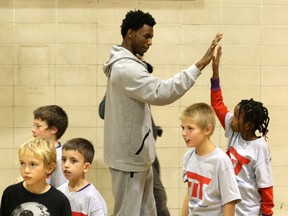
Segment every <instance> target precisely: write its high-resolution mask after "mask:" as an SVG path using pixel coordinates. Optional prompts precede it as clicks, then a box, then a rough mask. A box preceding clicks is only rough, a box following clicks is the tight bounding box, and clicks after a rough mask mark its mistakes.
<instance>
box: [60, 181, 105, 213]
mask: <svg viewBox="0 0 288 216" xmlns="http://www.w3.org/2000/svg"><path fill="white" fill-rule="evenodd" d="M58 190H60V191H61V192H62V193H64V194H65V195H66V196H67V198H68V199H69V202H70V205H71V209H72V213H74V214H75V213H77V215H78V214H79V215H81V216H107V206H106V202H105V200H104V199H103V197H102V196H101V194H100V193H99V191H98V190H97V189H96V188H95V187H94V186H93V184H92V183H90V184H88V185H87V186H85V187H84V188H82V189H81V190H79V191H77V192H70V191H69V189H68V182H67V183H65V184H63V185H61V186H60V187H58ZM72 215H73V214H72Z"/></svg>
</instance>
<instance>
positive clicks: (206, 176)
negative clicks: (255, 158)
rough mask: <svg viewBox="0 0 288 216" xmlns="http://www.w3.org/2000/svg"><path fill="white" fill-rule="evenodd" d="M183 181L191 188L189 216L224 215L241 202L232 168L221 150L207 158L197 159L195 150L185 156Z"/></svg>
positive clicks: (216, 150)
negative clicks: (226, 207)
mask: <svg viewBox="0 0 288 216" xmlns="http://www.w3.org/2000/svg"><path fill="white" fill-rule="evenodd" d="M183 159H184V166H183V181H184V182H188V186H189V194H190V201H189V216H192V215H199V216H200V215H203V216H204V215H205V216H206V215H213V216H218V215H219V216H220V215H223V205H224V204H226V203H228V202H231V201H234V200H235V201H237V202H238V201H240V200H241V195H240V192H239V189H238V186H237V182H236V177H235V174H234V171H233V166H232V163H231V160H230V159H229V157H228V156H227V155H226V154H225V153H224V152H223V151H222V150H221V149H220V148H218V147H216V149H215V150H214V151H213V152H212V153H210V154H208V155H206V156H202V157H200V156H198V155H196V153H195V151H194V149H192V150H189V151H188V152H186V153H185V155H184V157H183Z"/></svg>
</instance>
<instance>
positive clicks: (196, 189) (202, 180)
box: [187, 172, 211, 199]
mask: <svg viewBox="0 0 288 216" xmlns="http://www.w3.org/2000/svg"><path fill="white" fill-rule="evenodd" d="M187 177H188V179H189V181H188V186H189V188H192V192H191V197H195V198H198V199H202V196H203V186H204V185H209V183H210V182H211V179H210V178H207V177H205V176H201V175H198V174H197V173H193V172H187ZM191 186H192V187H191Z"/></svg>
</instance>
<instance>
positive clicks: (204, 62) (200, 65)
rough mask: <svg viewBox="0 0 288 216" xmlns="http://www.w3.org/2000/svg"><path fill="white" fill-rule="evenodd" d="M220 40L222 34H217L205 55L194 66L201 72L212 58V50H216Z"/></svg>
mask: <svg viewBox="0 0 288 216" xmlns="http://www.w3.org/2000/svg"><path fill="white" fill-rule="evenodd" d="M221 39H222V34H219V33H218V34H217V35H216V36H215V38H214V40H213V41H212V43H211V45H210V47H209V48H208V50H207V51H206V53H205V55H204V56H203V57H202V59H201V60H200V61H198V62H197V63H196V64H195V65H196V67H197V68H198V69H199V70H200V71H202V70H203V69H204V68H205V67H206V66H207V65H208V64H209V63H210V61H211V60H212V58H213V56H214V50H215V48H216V46H217V45H218V43H219V41H220V40H221Z"/></svg>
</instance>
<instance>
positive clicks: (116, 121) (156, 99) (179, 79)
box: [103, 46, 201, 172]
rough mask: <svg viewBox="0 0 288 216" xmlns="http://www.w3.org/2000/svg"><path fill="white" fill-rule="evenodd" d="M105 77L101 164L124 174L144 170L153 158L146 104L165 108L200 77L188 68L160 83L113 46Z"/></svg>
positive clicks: (193, 66)
mask: <svg viewBox="0 0 288 216" xmlns="http://www.w3.org/2000/svg"><path fill="white" fill-rule="evenodd" d="M103 69H104V73H105V74H106V76H107V77H108V80H107V90H106V104H105V119H104V161H105V163H106V165H107V166H109V167H111V168H114V169H118V170H121V171H127V172H139V171H145V170H148V169H149V168H150V167H151V165H152V163H153V161H154V159H155V140H154V138H153V134H152V131H153V130H152V122H151V111H150V105H167V104H170V103H173V102H174V101H176V100H177V99H179V98H180V97H181V96H182V95H184V94H185V92H187V91H188V90H189V89H190V88H191V87H192V86H193V85H194V83H195V80H196V79H197V78H198V77H199V75H200V74H201V72H200V70H199V69H198V68H197V67H196V66H195V65H192V66H190V67H189V68H187V69H185V70H182V71H181V72H179V73H177V74H175V75H174V76H173V77H171V78H169V79H167V80H162V79H160V78H157V77H154V76H152V75H151V74H149V72H148V71H147V68H146V64H145V63H144V62H142V61H141V60H139V59H138V58H137V57H136V56H134V55H133V54H132V53H131V52H130V51H129V50H127V49H125V48H123V47H121V46H113V47H112V49H111V53H110V60H109V61H108V62H107V63H105V64H104V67H103Z"/></svg>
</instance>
